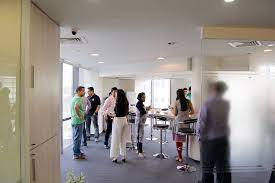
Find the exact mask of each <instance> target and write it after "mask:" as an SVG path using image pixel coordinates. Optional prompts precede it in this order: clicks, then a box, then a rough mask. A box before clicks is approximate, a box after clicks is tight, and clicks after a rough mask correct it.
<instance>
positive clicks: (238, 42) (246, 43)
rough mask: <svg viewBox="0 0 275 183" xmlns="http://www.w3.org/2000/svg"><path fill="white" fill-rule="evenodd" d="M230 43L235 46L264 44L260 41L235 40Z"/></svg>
mask: <svg viewBox="0 0 275 183" xmlns="http://www.w3.org/2000/svg"><path fill="white" fill-rule="evenodd" d="M228 44H229V45H230V46H232V47H233V48H242V47H254V46H262V43H261V42H260V41H235V42H231V43H228Z"/></svg>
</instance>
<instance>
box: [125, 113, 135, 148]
mask: <svg viewBox="0 0 275 183" xmlns="http://www.w3.org/2000/svg"><path fill="white" fill-rule="evenodd" d="M135 117H136V114H135V113H129V120H128V122H129V124H130V128H131V132H130V133H131V145H130V146H129V147H127V148H128V149H129V150H135V149H136V146H135V140H134V139H135Z"/></svg>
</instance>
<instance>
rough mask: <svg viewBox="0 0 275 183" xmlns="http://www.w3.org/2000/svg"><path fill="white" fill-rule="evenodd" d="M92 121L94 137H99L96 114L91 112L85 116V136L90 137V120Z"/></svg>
mask: <svg viewBox="0 0 275 183" xmlns="http://www.w3.org/2000/svg"><path fill="white" fill-rule="evenodd" d="M92 121H93V125H94V129H95V136H94V137H95V138H98V137H99V127H98V115H97V114H93V115H92V116H87V118H86V133H87V137H91V122H92Z"/></svg>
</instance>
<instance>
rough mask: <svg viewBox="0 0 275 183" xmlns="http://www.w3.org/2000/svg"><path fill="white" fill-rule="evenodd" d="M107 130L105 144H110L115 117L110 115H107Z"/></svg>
mask: <svg viewBox="0 0 275 183" xmlns="http://www.w3.org/2000/svg"><path fill="white" fill-rule="evenodd" d="M106 122H107V130H106V134H105V142H104V145H106V146H107V145H109V138H110V135H111V133H112V125H113V119H112V118H111V117H110V116H107V120H106Z"/></svg>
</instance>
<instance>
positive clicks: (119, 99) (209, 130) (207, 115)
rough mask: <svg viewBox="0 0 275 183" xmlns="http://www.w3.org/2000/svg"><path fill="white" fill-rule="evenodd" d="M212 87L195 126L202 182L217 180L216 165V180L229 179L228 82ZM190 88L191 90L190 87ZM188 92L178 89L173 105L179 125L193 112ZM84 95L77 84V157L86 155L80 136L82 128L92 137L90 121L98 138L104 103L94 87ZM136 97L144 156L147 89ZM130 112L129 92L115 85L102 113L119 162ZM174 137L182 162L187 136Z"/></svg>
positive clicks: (112, 154) (74, 106)
mask: <svg viewBox="0 0 275 183" xmlns="http://www.w3.org/2000/svg"><path fill="white" fill-rule="evenodd" d="M211 89H212V90H211V97H209V98H208V99H207V100H206V102H205V103H204V104H203V105H202V107H201V110H200V113H199V116H198V122H197V129H196V134H197V136H198V140H199V142H200V147H201V148H200V149H201V165H202V183H213V182H214V175H213V171H214V167H216V171H217V182H218V183H230V182H231V173H230V159H229V157H230V143H229V135H230V130H229V124H228V118H229V111H230V104H229V102H228V101H227V100H225V99H224V98H223V95H224V93H225V92H226V90H227V86H226V84H225V83H224V82H216V83H214V84H213V85H211ZM189 90H191V87H190V89H189ZM187 94H188V93H186V91H184V89H179V90H177V99H176V102H175V104H174V107H173V113H174V115H175V117H176V118H175V123H176V125H177V123H179V122H183V121H185V120H186V119H188V118H189V115H190V114H194V108H193V105H192V102H191V100H190V99H189V98H188V95H187ZM84 95H85V89H84V87H78V88H77V89H76V95H75V97H74V98H73V100H72V108H71V114H72V127H73V140H74V143H73V152H74V159H85V155H84V154H83V153H82V152H81V151H80V146H81V139H82V134H83V132H84V136H86V134H87V137H84V139H85V138H87V139H90V138H91V136H90V125H91V121H92V122H93V124H94V127H95V141H96V142H98V137H99V133H98V112H99V109H100V104H101V102H100V99H99V97H98V96H97V95H95V93H94V89H93V88H92V87H90V88H88V97H87V100H86V99H85V100H84V99H83V98H84ZM190 98H191V96H190ZM137 99H138V102H137V104H136V119H135V123H136V126H137V128H136V129H137V147H138V156H139V157H141V158H143V157H144V153H143V140H144V126H145V122H146V118H147V112H148V110H150V107H145V105H144V102H145V99H146V96H145V93H139V94H138V96H137ZM85 101H86V102H85ZM128 112H129V102H128V100H127V97H126V93H125V92H124V91H123V90H121V89H117V88H115V87H114V88H112V89H111V93H110V95H109V97H108V98H107V99H106V100H105V103H104V106H103V115H104V117H105V119H106V122H107V131H106V134H105V141H104V147H105V148H106V149H109V148H111V150H110V157H111V159H112V161H113V162H114V163H116V162H118V158H119V151H120V155H121V159H122V162H126V142H127V139H128V135H129V134H128V133H129V129H128V128H129V125H128V119H127V116H128ZM85 122H86V131H85V125H84V123H85ZM178 125H182V126H181V128H188V127H187V126H185V125H184V124H178ZM111 134H112V139H111V146H109V137H110V135H111ZM173 140H174V141H175V143H176V149H177V153H178V155H177V158H176V160H177V161H179V162H183V156H182V146H183V142H185V140H186V137H185V136H184V135H178V134H176V133H174V134H173Z"/></svg>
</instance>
